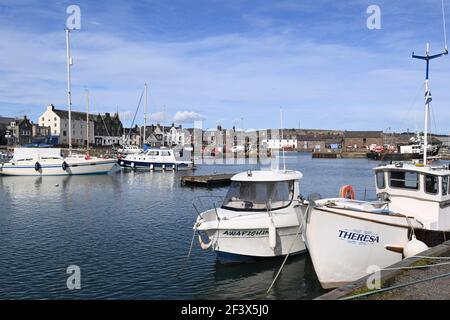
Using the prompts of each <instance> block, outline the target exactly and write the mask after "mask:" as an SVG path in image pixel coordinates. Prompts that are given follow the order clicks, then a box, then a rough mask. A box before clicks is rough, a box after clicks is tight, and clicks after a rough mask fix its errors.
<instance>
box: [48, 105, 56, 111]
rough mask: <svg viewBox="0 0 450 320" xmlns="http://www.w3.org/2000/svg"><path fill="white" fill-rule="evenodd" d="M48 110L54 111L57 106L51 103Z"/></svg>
mask: <svg viewBox="0 0 450 320" xmlns="http://www.w3.org/2000/svg"><path fill="white" fill-rule="evenodd" d="M47 110H48V111H50V110H51V111H54V110H55V106H54V105H53V104H50V105H48V106H47Z"/></svg>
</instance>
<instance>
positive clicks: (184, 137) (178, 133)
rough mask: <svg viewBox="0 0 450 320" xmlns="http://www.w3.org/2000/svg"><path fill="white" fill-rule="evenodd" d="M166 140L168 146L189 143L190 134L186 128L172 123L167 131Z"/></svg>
mask: <svg viewBox="0 0 450 320" xmlns="http://www.w3.org/2000/svg"><path fill="white" fill-rule="evenodd" d="M166 142H167V144H168V145H169V146H175V145H182V146H183V145H186V144H191V136H190V134H189V131H188V130H185V129H182V128H181V126H180V127H178V128H177V127H175V126H174V125H172V127H170V129H169V131H168V132H167V138H166Z"/></svg>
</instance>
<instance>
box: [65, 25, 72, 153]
mask: <svg viewBox="0 0 450 320" xmlns="http://www.w3.org/2000/svg"><path fill="white" fill-rule="evenodd" d="M66 54H67V55H66V58H67V111H68V113H69V155H71V154H72V84H71V79H70V67H71V66H72V64H73V60H72V57H71V56H70V29H69V28H66Z"/></svg>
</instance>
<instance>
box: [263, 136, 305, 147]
mask: <svg viewBox="0 0 450 320" xmlns="http://www.w3.org/2000/svg"><path fill="white" fill-rule="evenodd" d="M262 144H263V145H265V146H266V148H267V149H282V148H284V149H296V148H297V138H290V139H276V138H272V139H264V140H262Z"/></svg>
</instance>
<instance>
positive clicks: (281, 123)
mask: <svg viewBox="0 0 450 320" xmlns="http://www.w3.org/2000/svg"><path fill="white" fill-rule="evenodd" d="M280 125H281V138H280V145H281V150H282V152H283V170H284V171H286V158H285V155H284V145H283V136H284V134H283V109H282V108H280Z"/></svg>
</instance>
